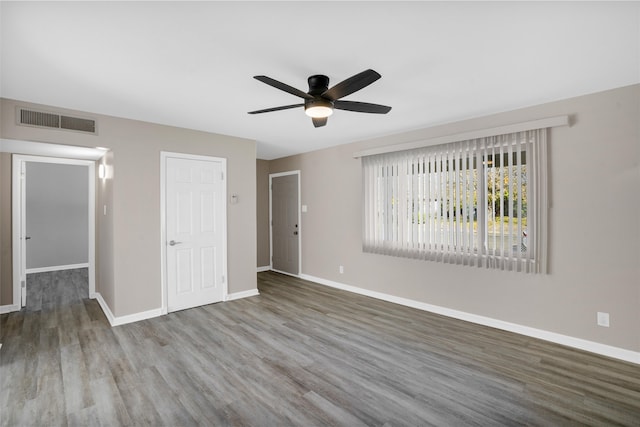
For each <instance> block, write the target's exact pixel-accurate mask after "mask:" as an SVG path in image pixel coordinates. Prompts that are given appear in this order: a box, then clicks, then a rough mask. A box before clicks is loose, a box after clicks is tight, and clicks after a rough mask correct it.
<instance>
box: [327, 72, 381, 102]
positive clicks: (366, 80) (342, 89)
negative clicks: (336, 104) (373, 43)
mask: <svg viewBox="0 0 640 427" xmlns="http://www.w3.org/2000/svg"><path fill="white" fill-rule="evenodd" d="M380 77H382V76H381V75H380V74H378V73H376V72H375V71H373V70H365V71H363V72H361V73H359V74H356V75H355V76H352V77H349V78H348V79H346V80H343V81H341V82H340V83H338V84H337V85H335V86H334V87H332V88H331V89H329V90H328V91H326V92H325V93H323V94H322V96H323V97H324V98H328V99H330V100H332V101H335V100H336V99H340V98H344V97H345V96H347V95H351V94H352V93H353V92H356V91H358V90H360V89H362V88H363V87H367V86H369V85H370V84H371V83H373V82H375V81H376V80H378V79H379V78H380Z"/></svg>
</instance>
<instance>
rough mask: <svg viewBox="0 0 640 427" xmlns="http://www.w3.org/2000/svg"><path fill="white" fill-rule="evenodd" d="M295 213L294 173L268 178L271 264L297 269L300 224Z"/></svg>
mask: <svg viewBox="0 0 640 427" xmlns="http://www.w3.org/2000/svg"><path fill="white" fill-rule="evenodd" d="M298 221H299V217H298V174H292V175H284V176H274V177H272V178H271V222H272V225H271V235H272V242H273V243H272V254H271V263H272V268H273V269H274V270H276V271H281V272H283V273H289V274H294V275H298V274H299V273H300V271H299V270H300V264H299V251H298V249H299V245H300V224H299V222H298Z"/></svg>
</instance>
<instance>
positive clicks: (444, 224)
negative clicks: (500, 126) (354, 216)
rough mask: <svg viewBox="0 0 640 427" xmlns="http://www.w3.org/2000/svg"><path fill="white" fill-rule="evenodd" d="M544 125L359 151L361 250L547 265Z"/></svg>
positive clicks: (499, 264)
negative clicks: (405, 147)
mask: <svg viewBox="0 0 640 427" xmlns="http://www.w3.org/2000/svg"><path fill="white" fill-rule="evenodd" d="M546 135H547V129H538V130H530V131H523V132H516V133H510V134H506V135H497V136H491V137H485V138H476V139H470V140H466V141H458V142H453V143H448V144H443V145H436V146H430V147H423V148H418V149H413V150H407V151H398V152H392V153H384V154H377V155H371V156H365V157H362V172H363V190H364V194H363V201H364V204H363V210H364V221H363V250H364V251H365V252H370V253H378V254H385V255H395V256H402V257H410V258H419V259H424V260H432V261H440V262H445V263H454V264H462V265H469V266H477V267H486V268H495V269H502V270H513V271H523V272H532V273H544V272H546V239H545V235H546V230H547V225H546V223H547V183H546V156H547V154H546V152H547V138H546Z"/></svg>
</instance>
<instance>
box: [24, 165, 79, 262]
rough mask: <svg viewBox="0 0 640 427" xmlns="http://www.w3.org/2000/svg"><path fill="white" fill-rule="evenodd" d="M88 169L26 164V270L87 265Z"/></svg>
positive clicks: (75, 166) (77, 166)
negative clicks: (27, 238) (27, 237)
mask: <svg viewBox="0 0 640 427" xmlns="http://www.w3.org/2000/svg"><path fill="white" fill-rule="evenodd" d="M88 169H89V168H88V167H87V166H81V165H64V164H55V163H41V162H26V181H25V184H26V185H25V190H26V191H25V193H26V194H25V207H26V209H25V210H26V232H27V236H29V237H31V239H29V240H28V241H27V246H26V255H27V260H26V261H27V264H26V265H27V269H30V268H42V267H53V266H65V265H71V264H85V263H87V262H89V252H88V242H89V235H88V230H89V221H88V213H89V187H88V177H89V175H88V173H89V170H88Z"/></svg>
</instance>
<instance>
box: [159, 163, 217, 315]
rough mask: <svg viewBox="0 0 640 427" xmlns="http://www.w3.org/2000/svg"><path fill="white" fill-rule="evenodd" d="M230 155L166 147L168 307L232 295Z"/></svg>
mask: <svg viewBox="0 0 640 427" xmlns="http://www.w3.org/2000/svg"><path fill="white" fill-rule="evenodd" d="M226 173H227V172H226V159H223V158H217V157H208V156H196V155H188V154H180V153H168V152H162V153H161V182H162V192H161V197H162V200H161V206H162V209H161V213H162V219H161V222H162V239H161V241H162V259H163V269H162V270H163V282H164V283H163V293H162V294H163V302H162V307H163V308H162V311H163V313H165V314H166V313H169V312H172V311H177V310H184V309H187V308H192V307H197V306H201V305H206V304H211V303H215V302H220V301H224V300H225V299H226V297H227V279H226V278H227V218H226V212H227V204H226V200H227V196H226Z"/></svg>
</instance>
